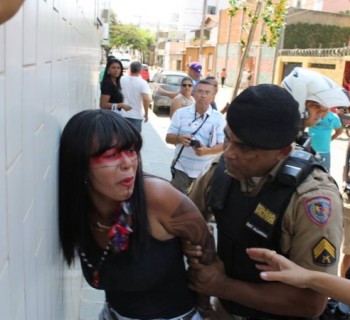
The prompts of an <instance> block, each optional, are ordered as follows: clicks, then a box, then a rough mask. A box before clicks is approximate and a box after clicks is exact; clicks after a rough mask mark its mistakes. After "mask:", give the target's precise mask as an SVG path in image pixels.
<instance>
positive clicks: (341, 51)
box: [278, 47, 350, 57]
mask: <svg viewBox="0 0 350 320" xmlns="http://www.w3.org/2000/svg"><path fill="white" fill-rule="evenodd" d="M278 52H279V55H280V56H302V57H344V56H350V47H344V48H329V49H281V50H279V51H278Z"/></svg>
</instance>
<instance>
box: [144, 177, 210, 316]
mask: <svg viewBox="0 0 350 320" xmlns="http://www.w3.org/2000/svg"><path fill="white" fill-rule="evenodd" d="M145 187H146V198H147V203H148V205H147V207H148V212H149V213H148V216H149V219H150V220H153V219H155V220H156V221H157V222H158V223H159V224H160V225H161V226H162V227H163V228H164V230H165V231H166V232H167V233H168V234H169V235H173V236H176V237H179V238H180V239H181V240H182V241H183V242H184V241H191V242H192V243H194V244H197V245H200V246H201V247H202V248H203V251H202V252H203V254H202V256H201V257H199V258H198V259H199V260H200V261H201V263H203V264H204V265H209V264H210V263H212V262H213V261H214V258H215V256H216V253H215V241H214V237H213V235H212V234H211V233H210V232H209V228H208V226H207V223H206V221H205V220H204V218H203V216H202V214H201V213H200V212H199V210H198V209H197V207H196V206H195V205H194V203H193V202H192V201H191V200H190V199H189V198H188V197H186V196H185V195H184V194H182V193H181V192H179V191H178V190H176V189H175V188H174V187H173V186H171V185H170V183H169V182H167V181H164V180H160V179H145ZM151 226H152V223H151ZM156 226H157V225H156ZM163 228H158V227H157V228H153V229H154V230H153V231H152V235H153V236H154V237H155V238H157V237H159V236H163V237H164V233H163V230H162V229H163ZM151 229H152V227H151ZM162 234H163V235H162ZM197 305H198V306H199V307H200V309H202V310H200V311H201V312H203V310H205V311H207V310H209V308H210V303H209V296H207V295H198V296H197Z"/></svg>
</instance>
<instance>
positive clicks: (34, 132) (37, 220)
mask: <svg viewBox="0 0 350 320" xmlns="http://www.w3.org/2000/svg"><path fill="white" fill-rule="evenodd" d="M100 9H101V8H100V7H99V1H96V0H84V1H83V0H77V1H71V0H60V1H57V0H30V1H24V3H23V5H22V6H21V8H20V9H19V11H18V12H17V13H16V14H15V16H13V17H12V18H11V19H10V20H8V21H7V22H5V23H3V24H1V25H0V43H1V45H0V309H1V319H3V320H14V319H19V320H48V319H50V320H68V319H69V320H70V319H71V320H75V319H78V314H79V302H80V290H81V270H80V268H79V263H78V264H76V265H75V267H74V268H73V269H70V270H68V269H67V267H66V266H65V264H64V263H63V258H62V253H61V251H60V249H59V247H60V246H59V241H58V224H57V220H58V219H57V215H58V212H57V206H58V199H57V191H58V188H57V185H58V179H57V178H58V146H59V138H60V133H61V130H62V128H63V126H64V125H65V123H66V122H67V120H68V119H69V118H70V117H71V116H72V115H73V114H75V113H77V112H79V111H81V110H83V109H87V108H95V107H96V106H97V94H98V70H99V62H100V42H101V39H102V34H101V30H102V29H101V22H100V19H99V12H100Z"/></svg>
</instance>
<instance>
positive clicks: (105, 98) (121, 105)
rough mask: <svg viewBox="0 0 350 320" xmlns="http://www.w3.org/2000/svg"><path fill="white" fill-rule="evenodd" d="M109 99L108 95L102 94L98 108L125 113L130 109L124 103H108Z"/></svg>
mask: <svg viewBox="0 0 350 320" xmlns="http://www.w3.org/2000/svg"><path fill="white" fill-rule="evenodd" d="M110 98H111V96H110V95H107V94H102V95H101V97H100V107H101V108H102V109H110V110H113V111H117V110H118V111H120V110H121V109H124V110H125V111H129V110H131V107H130V106H128V105H127V104H126V103H124V102H119V103H111V102H109V99H110Z"/></svg>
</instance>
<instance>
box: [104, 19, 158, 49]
mask: <svg viewBox="0 0 350 320" xmlns="http://www.w3.org/2000/svg"><path fill="white" fill-rule="evenodd" d="M154 42H155V36H154V34H152V33H151V32H150V31H148V30H143V29H139V28H138V27H136V26H134V25H124V24H115V25H112V26H111V27H110V44H111V46H114V47H116V48H130V49H132V50H139V51H140V52H142V53H145V52H147V51H148V48H149V46H150V45H152V44H153V43H154Z"/></svg>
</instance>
